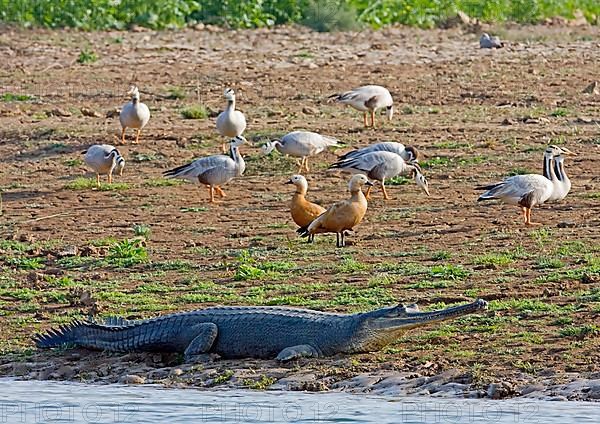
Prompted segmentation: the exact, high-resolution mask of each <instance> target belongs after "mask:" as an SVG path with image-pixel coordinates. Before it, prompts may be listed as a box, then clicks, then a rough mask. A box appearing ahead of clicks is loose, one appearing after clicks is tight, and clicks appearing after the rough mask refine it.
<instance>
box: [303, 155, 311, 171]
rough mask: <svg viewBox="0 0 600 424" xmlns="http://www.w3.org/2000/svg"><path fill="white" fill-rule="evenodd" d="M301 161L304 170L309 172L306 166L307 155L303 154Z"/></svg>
mask: <svg viewBox="0 0 600 424" xmlns="http://www.w3.org/2000/svg"><path fill="white" fill-rule="evenodd" d="M302 163H303V164H304V170H305V171H306V172H310V169H309V168H308V157H306V156H304V157H303V158H302Z"/></svg>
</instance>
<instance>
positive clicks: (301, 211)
mask: <svg viewBox="0 0 600 424" xmlns="http://www.w3.org/2000/svg"><path fill="white" fill-rule="evenodd" d="M286 184H293V185H294V186H296V192H295V193H294V195H293V196H292V201H291V203H290V212H291V213H292V219H293V220H294V222H295V223H296V225H298V226H299V227H307V226H308V225H309V224H310V223H311V222H313V221H314V220H315V218H317V217H318V216H319V215H321V214H322V213H323V212H325V208H324V207H322V206H319V205H317V204H315V203H311V202H309V201H308V200H306V192H307V191H308V182H307V181H306V178H304V177H303V176H302V175H292V178H290V179H289V180H288V181H287V182H286ZM314 239H315V236H314V234H311V235H309V236H308V241H309V242H313V241H314Z"/></svg>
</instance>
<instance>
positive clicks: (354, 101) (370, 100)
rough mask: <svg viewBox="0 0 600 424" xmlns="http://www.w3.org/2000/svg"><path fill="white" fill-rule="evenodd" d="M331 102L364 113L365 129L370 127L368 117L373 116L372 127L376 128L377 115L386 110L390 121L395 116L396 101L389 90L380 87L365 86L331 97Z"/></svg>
mask: <svg viewBox="0 0 600 424" xmlns="http://www.w3.org/2000/svg"><path fill="white" fill-rule="evenodd" d="M329 99H330V100H331V101H334V102H336V103H342V104H345V105H349V106H352V107H353V108H354V109H356V110H359V111H361V112H363V121H364V124H365V127H368V126H369V124H368V122H367V115H368V114H370V115H371V127H373V128H375V113H377V111H378V110H379V109H383V108H385V114H386V116H387V118H388V120H390V121H391V120H392V117H393V116H394V99H393V98H392V95H391V94H390V92H389V90H388V89H387V88H385V87H382V86H380V85H365V86H362V87H358V88H355V89H353V90H350V91H346V92H344V93H340V94H332V95H331V96H329Z"/></svg>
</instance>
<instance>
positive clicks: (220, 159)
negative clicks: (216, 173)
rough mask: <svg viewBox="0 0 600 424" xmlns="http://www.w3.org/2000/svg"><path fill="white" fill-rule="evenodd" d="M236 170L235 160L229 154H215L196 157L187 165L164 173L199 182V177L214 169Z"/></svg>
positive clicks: (168, 176)
mask: <svg viewBox="0 0 600 424" xmlns="http://www.w3.org/2000/svg"><path fill="white" fill-rule="evenodd" d="M230 168H231V169H234V170H235V162H234V161H233V159H231V158H230V157H229V156H225V155H214V156H207V157H204V158H200V159H196V160H195V161H193V162H190V163H188V164H186V165H181V166H178V167H177V168H173V169H170V170H168V171H165V172H164V173H163V175H164V176H165V177H167V178H183V179H186V180H189V181H192V182H197V181H198V177H199V176H200V175H202V174H204V173H206V172H207V171H210V170H212V169H221V170H228V169H230Z"/></svg>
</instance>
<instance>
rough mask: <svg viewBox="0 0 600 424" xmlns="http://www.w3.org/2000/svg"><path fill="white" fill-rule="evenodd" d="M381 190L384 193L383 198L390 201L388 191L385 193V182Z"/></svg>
mask: <svg viewBox="0 0 600 424" xmlns="http://www.w3.org/2000/svg"><path fill="white" fill-rule="evenodd" d="M369 188H371V187H369ZM381 190H382V191H383V198H384V199H385V200H390V196H388V194H387V191H385V184H383V182H381Z"/></svg>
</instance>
